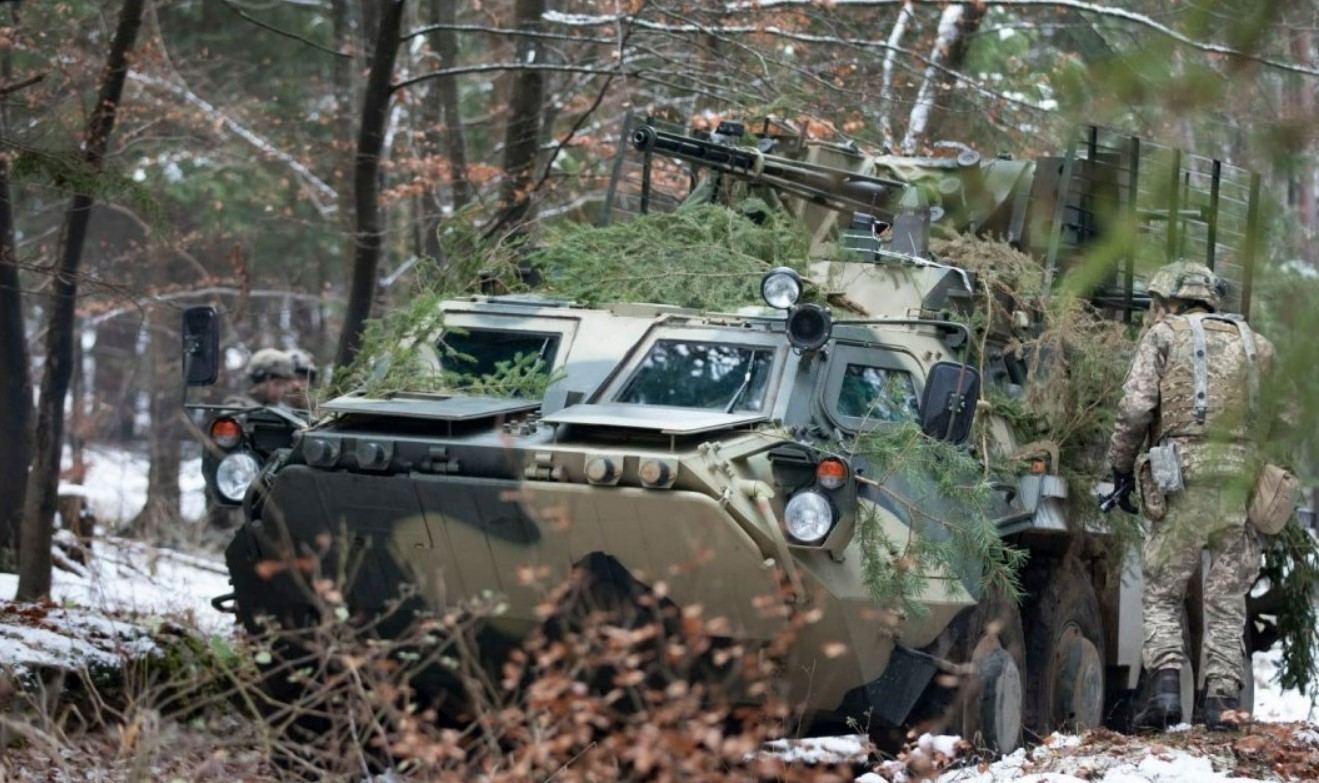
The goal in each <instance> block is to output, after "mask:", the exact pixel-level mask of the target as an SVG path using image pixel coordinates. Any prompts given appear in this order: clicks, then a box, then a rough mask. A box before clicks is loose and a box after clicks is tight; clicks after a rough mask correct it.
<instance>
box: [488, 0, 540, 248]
mask: <svg viewBox="0 0 1319 783" xmlns="http://www.w3.org/2000/svg"><path fill="white" fill-rule="evenodd" d="M544 14H545V0H516V4H515V6H514V11H513V25H514V27H516V28H518V29H521V30H537V29H540V27H541V17H542V16H544ZM544 55H545V52H544V47H543V46H541V43H540V39H539V38H534V37H531V36H524V37H521V38H519V39H518V46H517V62H520V63H534V62H541V61H542V58H543V57H544ZM544 102H545V75H544V73H543V72H542V71H539V70H524V71H519V72H518V73H517V74H515V75H514V77H513V94H512V96H511V97H510V98H509V102H508V124H507V125H506V126H505V130H504V185H503V189H502V191H503V192H502V193H501V198H502V200H503V202H504V214H503V215H502V216H501V217H500V218H499V220H498V221H497V224H496V225H517V224H518V223H521V222H522V221H524V220H526V219H527V218H528V217H530V212H531V200H530V198H529V194H528V192H527V191H528V190H529V189H530V187H531V178H532V174H533V173H534V171H535V168H536V158H537V154H538V153H539V152H540V128H541V116H540V113H541V107H542V105H543V104H544Z"/></svg>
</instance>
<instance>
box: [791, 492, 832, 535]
mask: <svg viewBox="0 0 1319 783" xmlns="http://www.w3.org/2000/svg"><path fill="white" fill-rule="evenodd" d="M783 517H784V523H785V524H786V525H787V528H788V533H789V534H790V535H791V536H792V537H793V538H795V539H797V540H798V541H800V542H802V543H803V544H818V543H819V542H821V541H823V540H824V537H825V536H826V535H828V533H829V528H831V527H833V524H834V509H833V506H831V505H830V504H829V500H828V498H826V497H825V496H824V495H821V494H820V493H819V492H814V491H811V490H807V491H805V492H798V493H797V494H795V495H793V496H792V499H791V500H789V501H788V506H787V508H785V509H784V511H783Z"/></svg>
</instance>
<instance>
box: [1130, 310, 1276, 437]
mask: <svg viewBox="0 0 1319 783" xmlns="http://www.w3.org/2000/svg"><path fill="white" fill-rule="evenodd" d="M1166 323H1167V324H1168V326H1169V327H1171V328H1172V333H1173V339H1172V345H1171V346H1170V347H1169V349H1168V357H1167V363H1166V364H1165V366H1164V372H1163V378H1162V380H1161V381H1160V382H1159V427H1158V438H1157V439H1156V440H1158V441H1162V440H1163V439H1164V438H1168V437H1190V438H1200V437H1202V436H1204V435H1206V434H1207V433H1209V432H1213V433H1214V434H1215V435H1216V436H1221V437H1226V438H1228V439H1230V440H1235V441H1238V442H1241V441H1244V440H1246V437H1247V434H1248V433H1247V427H1248V425H1249V412H1250V410H1251V409H1252V408H1253V407H1254V402H1255V397H1256V395H1257V394H1258V386H1259V372H1258V368H1257V367H1256V356H1255V334H1254V332H1252V331H1251V330H1250V327H1249V326H1248V325H1246V322H1245V321H1243V320H1242V319H1241V318H1240V316H1233V315H1216V314H1210V313H1191V314H1188V315H1173V316H1169V317H1168V318H1167V320H1166Z"/></svg>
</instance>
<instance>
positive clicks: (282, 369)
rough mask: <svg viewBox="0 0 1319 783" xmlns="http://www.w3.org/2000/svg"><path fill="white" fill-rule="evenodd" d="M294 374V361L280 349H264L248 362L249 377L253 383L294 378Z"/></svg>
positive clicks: (253, 355)
mask: <svg viewBox="0 0 1319 783" xmlns="http://www.w3.org/2000/svg"><path fill="white" fill-rule="evenodd" d="M293 372H294V367H293V360H292V359H291V358H289V355H288V354H286V353H284V352H283V351H281V350H279V349H278V348H262V349H261V350H259V351H257V352H256V353H254V354H252V358H251V359H249V360H248V362H247V377H248V378H250V379H251V380H252V383H261V382H262V381H267V380H270V379H271V378H292V377H293Z"/></svg>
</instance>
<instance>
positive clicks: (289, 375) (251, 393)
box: [229, 348, 297, 406]
mask: <svg viewBox="0 0 1319 783" xmlns="http://www.w3.org/2000/svg"><path fill="white" fill-rule="evenodd" d="M247 379H248V381H249V382H250V384H251V385H250V386H248V388H247V394H246V395H243V396H240V397H238V398H235V399H232V400H229V402H232V403H234V404H244V405H249V406H251V405H291V403H290V402H288V400H287V397H288V396H289V393H290V391H291V390H293V389H294V387H295V386H296V385H297V380H296V379H297V373H296V372H295V370H294V364H293V359H292V358H290V357H289V355H288V354H287V353H285V352H284V351H281V350H279V349H278V348H262V349H261V350H259V351H257V352H256V353H254V354H252V358H251V359H249V360H248V362H247Z"/></svg>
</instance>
